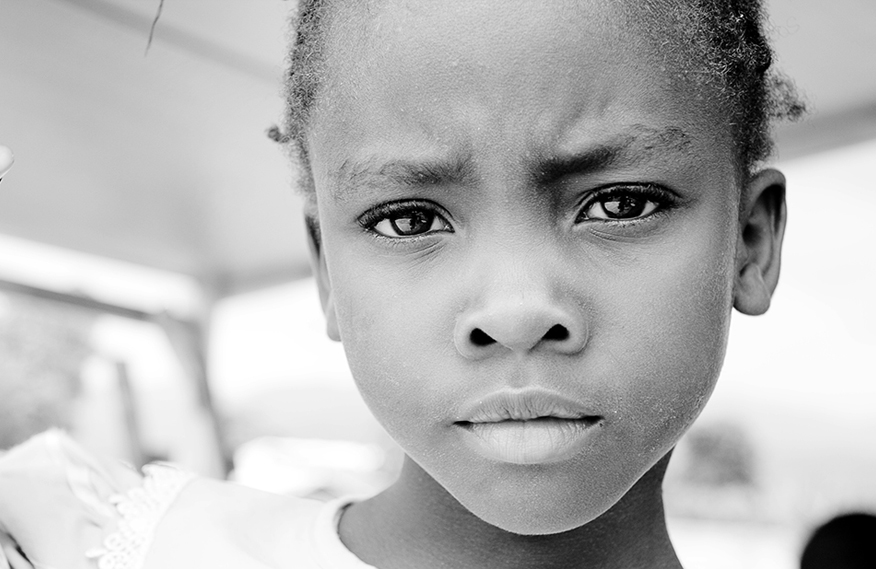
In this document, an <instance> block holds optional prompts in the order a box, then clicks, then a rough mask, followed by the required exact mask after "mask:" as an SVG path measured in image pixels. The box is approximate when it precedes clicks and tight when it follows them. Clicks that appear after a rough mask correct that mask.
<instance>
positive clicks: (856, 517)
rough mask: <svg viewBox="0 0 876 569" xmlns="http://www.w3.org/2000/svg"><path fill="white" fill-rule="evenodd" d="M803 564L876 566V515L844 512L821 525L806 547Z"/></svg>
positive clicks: (837, 568) (817, 568)
mask: <svg viewBox="0 0 876 569" xmlns="http://www.w3.org/2000/svg"><path fill="white" fill-rule="evenodd" d="M800 568H801V569H874V568H876V516H873V515H871V514H865V513H854V514H844V515H841V516H837V517H835V518H833V519H832V520H830V521H829V522H827V523H825V524H823V525H822V526H820V527H818V529H816V530H815V532H814V533H813V534H812V537H810V538H809V541H808V543H807V544H806V547H805V548H804V549H803V556H802V558H801V559H800Z"/></svg>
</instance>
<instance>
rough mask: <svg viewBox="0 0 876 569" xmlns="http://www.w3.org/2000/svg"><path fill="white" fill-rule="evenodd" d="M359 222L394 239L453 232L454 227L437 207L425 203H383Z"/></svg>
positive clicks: (366, 227)
mask: <svg viewBox="0 0 876 569" xmlns="http://www.w3.org/2000/svg"><path fill="white" fill-rule="evenodd" d="M359 223H361V224H362V226H363V227H364V228H365V229H368V230H370V231H374V232H375V233H377V234H379V235H382V236H383V237H389V238H392V239H400V238H405V237H420V236H423V235H428V234H430V233H438V232H448V233H452V232H453V228H452V227H451V226H450V224H449V223H448V222H447V220H446V219H444V217H443V216H442V215H441V214H440V213H438V212H437V211H436V210H435V207H434V206H431V205H428V204H425V203H423V204H417V203H414V204H412V203H388V204H383V205H381V206H378V207H377V208H375V209H373V210H371V211H369V212H367V213H365V214H364V215H363V216H362V218H361V219H360V220H359Z"/></svg>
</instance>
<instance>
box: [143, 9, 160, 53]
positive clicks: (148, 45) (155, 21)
mask: <svg viewBox="0 0 876 569" xmlns="http://www.w3.org/2000/svg"><path fill="white" fill-rule="evenodd" d="M162 8H164V0H158V11H157V12H155V19H154V20H152V27H151V28H149V39H148V40H147V41H146V51H145V52H144V53H143V55H144V56H145V55H147V54H148V53H149V47H150V46H151V45H152V38H153V36H155V25H156V24H158V18H160V17H161V9H162Z"/></svg>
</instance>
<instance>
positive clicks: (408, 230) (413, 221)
mask: <svg viewBox="0 0 876 569" xmlns="http://www.w3.org/2000/svg"><path fill="white" fill-rule="evenodd" d="M390 221H391V223H392V227H393V229H395V230H396V232H397V233H398V234H399V235H419V234H420V233H425V232H426V231H428V230H429V228H430V227H431V226H432V215H431V214H429V213H426V212H424V211H415V212H411V213H407V214H405V215H404V217H396V218H393V219H391V220H390Z"/></svg>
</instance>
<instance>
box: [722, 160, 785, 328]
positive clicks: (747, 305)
mask: <svg viewBox="0 0 876 569" xmlns="http://www.w3.org/2000/svg"><path fill="white" fill-rule="evenodd" d="M742 200H743V201H742V203H741V204H740V223H739V241H738V243H737V249H736V251H737V252H736V283H735V287H734V294H733V306H734V307H735V308H736V310H738V311H739V312H741V313H743V314H749V315H751V316H757V315H760V314H763V313H764V312H766V311H767V309H769V307H770V299H771V297H772V294H773V291H775V290H776V285H777V284H778V282H779V268H780V265H781V258H782V238H783V237H784V235H785V222H786V219H787V210H786V207H785V176H783V175H782V173H781V172H779V171H778V170H773V169H771V168H769V169H766V170H763V171H761V172H759V173H758V174H757V175H755V176H754V177H753V178H751V179H750V180H749V182H748V184H747V186H746V188H745V191H743V193H742Z"/></svg>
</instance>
